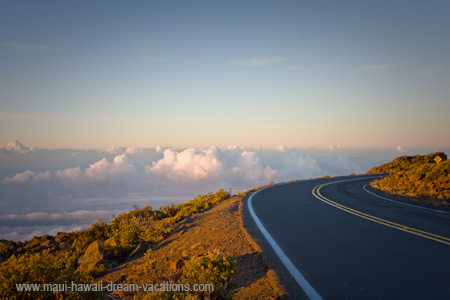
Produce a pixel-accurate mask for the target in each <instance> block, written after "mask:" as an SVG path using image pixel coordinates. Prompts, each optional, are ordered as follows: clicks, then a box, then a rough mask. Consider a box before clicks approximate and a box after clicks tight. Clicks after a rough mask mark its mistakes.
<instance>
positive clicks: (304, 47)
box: [0, 1, 450, 149]
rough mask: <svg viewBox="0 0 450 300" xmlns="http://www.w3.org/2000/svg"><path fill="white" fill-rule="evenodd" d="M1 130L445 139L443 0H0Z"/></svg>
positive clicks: (122, 137)
mask: <svg viewBox="0 0 450 300" xmlns="http://www.w3.org/2000/svg"><path fill="white" fill-rule="evenodd" d="M0 7H1V9H0V65H1V68H0V128H1V130H0V144H1V145H6V144H7V143H8V142H9V141H11V140H15V139H18V140H20V141H22V142H24V143H25V144H28V145H36V146H38V147H40V148H76V149H82V148H106V147H110V146H111V145H124V146H136V147H156V146H157V145H165V146H172V147H208V146H211V145H217V146H226V145H232V144H237V145H242V146H248V147H258V146H261V147H269V148H274V147H276V146H277V145H288V146H291V147H300V148H310V147H316V148H325V147H327V146H328V145H336V144H341V145H343V146H344V147H348V148H395V147H396V146H398V145H401V146H403V147H416V148H420V147H449V146H450V144H449V139H448V138H444V136H445V133H443V132H445V130H447V129H448V128H450V118H448V111H450V99H449V98H450V39H449V38H448V37H449V36H450V19H449V18H448V11H449V8H450V4H449V2H448V1H426V2H425V1H340V2H336V1H320V2H319V1H227V2H217V1H214V2H213V1H184V2H182V1H134V2H123V1H95V2H93V1H72V2H69V1H3V2H2V3H1V4H0Z"/></svg>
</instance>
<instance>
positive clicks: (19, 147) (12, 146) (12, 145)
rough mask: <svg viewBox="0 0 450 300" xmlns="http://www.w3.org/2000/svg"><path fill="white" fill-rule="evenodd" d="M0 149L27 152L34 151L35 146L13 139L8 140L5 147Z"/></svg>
mask: <svg viewBox="0 0 450 300" xmlns="http://www.w3.org/2000/svg"><path fill="white" fill-rule="evenodd" d="M0 149H3V150H6V151H11V152H17V153H27V152H34V151H36V150H37V147H27V146H24V144H22V143H21V142H19V141H18V140H14V141H11V142H9V143H8V144H7V145H6V146H5V147H0Z"/></svg>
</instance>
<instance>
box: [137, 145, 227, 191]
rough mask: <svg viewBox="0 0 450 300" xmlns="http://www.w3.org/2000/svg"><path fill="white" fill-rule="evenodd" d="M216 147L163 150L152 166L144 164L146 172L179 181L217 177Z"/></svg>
mask: <svg viewBox="0 0 450 300" xmlns="http://www.w3.org/2000/svg"><path fill="white" fill-rule="evenodd" d="M220 154H221V151H220V149H219V148H218V147H214V146H213V147H210V148H208V149H204V150H197V149H194V148H189V149H186V150H183V151H181V152H176V151H174V150H171V149H166V150H164V157H163V158H162V159H160V160H158V161H156V162H153V164H152V166H146V171H147V174H149V175H157V176H158V177H160V178H165V179H170V180H180V181H183V182H185V181H190V180H193V181H198V180H202V179H206V178H209V179H211V178H214V177H217V176H218V175H219V173H220V171H221V169H222V162H221V158H220Z"/></svg>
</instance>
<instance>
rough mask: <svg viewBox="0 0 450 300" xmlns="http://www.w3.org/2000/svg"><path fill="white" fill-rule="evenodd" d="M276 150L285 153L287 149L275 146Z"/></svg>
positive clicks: (282, 146)
mask: <svg viewBox="0 0 450 300" xmlns="http://www.w3.org/2000/svg"><path fill="white" fill-rule="evenodd" d="M276 149H277V150H278V151H280V152H285V151H286V149H287V147H286V146H285V145H279V146H277V148H276Z"/></svg>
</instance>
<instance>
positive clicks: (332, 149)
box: [328, 144, 342, 152]
mask: <svg viewBox="0 0 450 300" xmlns="http://www.w3.org/2000/svg"><path fill="white" fill-rule="evenodd" d="M341 149H342V146H341V144H337V145H329V146H328V150H329V151H330V152H333V151H334V150H341Z"/></svg>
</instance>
